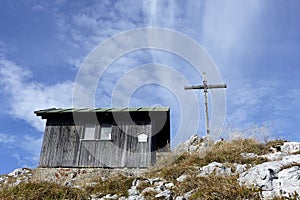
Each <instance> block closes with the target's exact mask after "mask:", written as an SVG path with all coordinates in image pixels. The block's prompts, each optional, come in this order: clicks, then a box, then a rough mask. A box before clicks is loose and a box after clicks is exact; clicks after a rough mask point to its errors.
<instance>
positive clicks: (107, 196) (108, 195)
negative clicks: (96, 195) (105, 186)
mask: <svg viewBox="0 0 300 200" xmlns="http://www.w3.org/2000/svg"><path fill="white" fill-rule="evenodd" d="M102 199H105V200H108V199H112V200H115V199H118V195H116V194H114V195H111V194H107V195H105V196H104V197H103V198H102Z"/></svg>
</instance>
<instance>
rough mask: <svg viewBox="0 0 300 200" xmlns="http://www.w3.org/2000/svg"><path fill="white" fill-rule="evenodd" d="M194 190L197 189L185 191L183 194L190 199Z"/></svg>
mask: <svg viewBox="0 0 300 200" xmlns="http://www.w3.org/2000/svg"><path fill="white" fill-rule="evenodd" d="M194 191H195V190H191V191H189V192H187V193H185V194H184V195H183V197H184V198H185V199H189V198H190V197H191V196H192V194H193V192H194Z"/></svg>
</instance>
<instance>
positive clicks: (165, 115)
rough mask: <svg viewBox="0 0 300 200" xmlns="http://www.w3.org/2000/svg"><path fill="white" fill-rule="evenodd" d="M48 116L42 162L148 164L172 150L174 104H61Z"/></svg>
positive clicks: (43, 164) (40, 113) (59, 164)
mask: <svg viewBox="0 0 300 200" xmlns="http://www.w3.org/2000/svg"><path fill="white" fill-rule="evenodd" d="M34 113H35V114H36V115H37V116H41V117H42V119H47V122H46V128H45V134H44V139H43V145H42V150H41V154H40V162H39V166H40V167H108V168H123V167H127V168H136V167H139V168H143V167H148V166H150V165H152V164H154V163H155V161H156V152H158V151H169V150H170V146H169V142H170V110H169V108H95V109H87V108H82V109H74V108H71V109H57V108H51V109H46V110H39V111H35V112H34Z"/></svg>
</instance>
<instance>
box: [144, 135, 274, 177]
mask: <svg viewBox="0 0 300 200" xmlns="http://www.w3.org/2000/svg"><path fill="white" fill-rule="evenodd" d="M270 145H271V144H261V143H259V142H257V141H256V140H254V139H236V140H232V141H222V142H218V143H216V144H215V145H213V146H211V147H209V148H208V149H207V150H206V151H205V152H202V155H200V154H196V153H193V154H189V153H184V154H182V155H180V156H178V155H177V156H171V155H169V156H168V159H173V160H172V162H170V161H168V162H166V163H167V164H166V165H165V166H164V167H162V166H160V168H158V167H155V168H152V169H150V170H149V172H148V173H146V176H149V177H162V178H164V179H166V180H168V181H174V180H175V179H176V178H178V177H179V176H181V175H182V174H183V173H185V174H189V175H192V176H193V175H195V174H197V172H199V171H198V169H199V167H202V166H205V165H208V164H209V163H211V162H220V163H225V164H226V163H240V164H251V165H256V164H261V163H263V162H266V161H268V159H267V158H262V157H253V158H250V157H249V158H247V157H243V156H242V155H241V154H242V153H245V152H246V153H254V154H257V155H263V154H266V153H268V152H269V149H270Z"/></svg>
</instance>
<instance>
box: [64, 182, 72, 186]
mask: <svg viewBox="0 0 300 200" xmlns="http://www.w3.org/2000/svg"><path fill="white" fill-rule="evenodd" d="M65 186H67V187H72V186H73V184H72V183H71V182H69V181H67V182H65Z"/></svg>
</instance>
